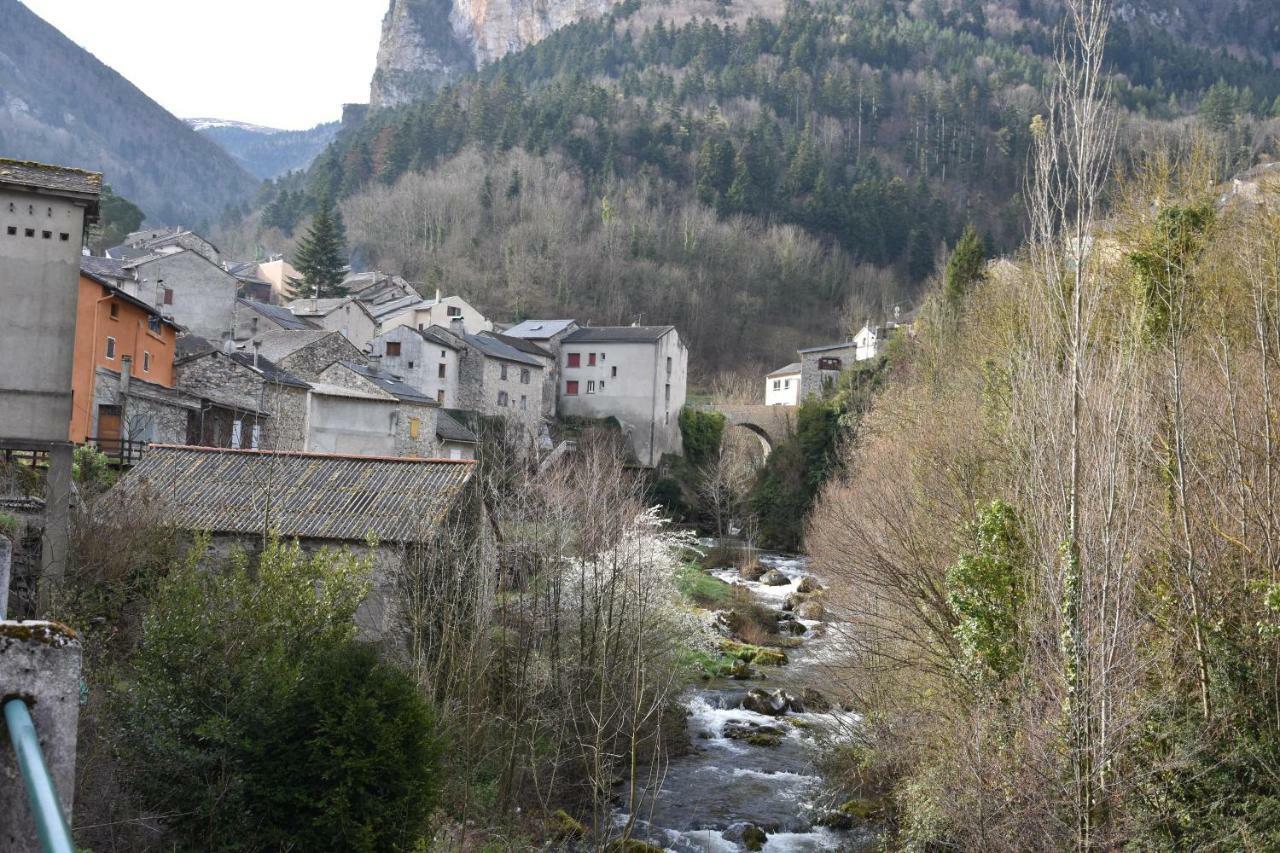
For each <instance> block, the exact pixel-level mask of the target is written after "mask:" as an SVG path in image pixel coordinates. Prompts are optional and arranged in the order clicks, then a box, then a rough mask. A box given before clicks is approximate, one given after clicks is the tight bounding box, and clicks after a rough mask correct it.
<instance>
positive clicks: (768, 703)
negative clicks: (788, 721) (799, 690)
mask: <svg viewBox="0 0 1280 853" xmlns="http://www.w3.org/2000/svg"><path fill="white" fill-rule="evenodd" d="M793 704H799V700H797V699H796V698H795V697H794V696H792V695H791V694H790V693H788V692H787V691H785V690H780V689H779V690H773V691H770V690H765V689H764V688H761V687H755V688H752V689H751V690H748V691H747V695H746V696H744V697H742V707H743V708H744V709H745V710H748V711H754V712H756V713H757V714H764V715H765V716H767V717H781V716H782V715H783V714H785V713H787V711H789V710H792V706H793Z"/></svg>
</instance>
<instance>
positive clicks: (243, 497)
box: [116, 445, 475, 542]
mask: <svg viewBox="0 0 1280 853" xmlns="http://www.w3.org/2000/svg"><path fill="white" fill-rule="evenodd" d="M474 470H475V467H474V463H472V462H469V461H463V460H447V459H413V458H390V457H381V456H340V455H332V454H322V453H286V452H268V451H258V450H226V449H217V448H207V447H179V446H171V445H153V446H152V448H151V449H150V450H149V451H148V452H147V453H146V454H145V455H144V456H143V458H142V461H141V462H140V463H139V464H138V465H136V466H134V468H133V470H131V471H130V472H129V473H128V474H127V475H125V477H124V478H123V479H122V480H121V481H120V484H119V485H118V486H117V487H116V492H118V493H121V494H123V495H125V496H128V495H129V494H131V493H133V492H135V491H140V490H146V492H147V493H148V494H149V495H150V496H151V497H153V498H154V499H156V500H158V501H162V502H163V503H164V504H165V508H166V510H167V512H168V518H169V519H170V520H171V521H172V523H174V524H175V525H177V526H178V527H181V528H184V529H187V530H200V531H209V532H213V533H242V534H260V533H262V532H263V530H264V528H266V527H270V528H272V529H274V530H276V531H278V532H279V533H280V535H281V536H285V537H289V538H295V537H296V538H307V539H330V540H337V541H345V542H356V541H361V540H364V539H366V538H367V537H368V536H369V535H373V536H376V537H377V538H378V540H379V541H381V542H421V541H426V540H428V539H430V538H431V537H432V536H433V535H434V534H435V533H436V531H437V529H438V528H439V526H440V523H441V521H442V520H443V519H444V517H445V514H446V513H447V512H448V511H449V509H450V508H451V507H453V505H454V504H455V503H456V502H457V501H458V499H459V498H460V497H461V495H462V492H463V489H464V488H465V486H466V485H467V483H468V481H469V480H470V479H471V477H472V474H473V472H474Z"/></svg>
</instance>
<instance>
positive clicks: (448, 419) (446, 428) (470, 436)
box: [436, 410, 480, 444]
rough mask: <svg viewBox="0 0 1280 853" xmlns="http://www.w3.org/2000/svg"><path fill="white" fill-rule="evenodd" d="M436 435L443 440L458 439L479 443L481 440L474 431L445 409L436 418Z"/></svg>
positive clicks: (458, 440) (464, 442) (466, 442)
mask: <svg viewBox="0 0 1280 853" xmlns="http://www.w3.org/2000/svg"><path fill="white" fill-rule="evenodd" d="M436 437H437V438H439V439H440V440H441V441H457V442H460V443H463V444H478V443H479V441H480V439H478V438H476V434H475V433H474V432H472V431H471V430H469V429H467V427H465V426H463V425H462V424H461V423H459V422H458V421H457V420H455V419H454V417H453V416H452V415H450V414H449V413H448V412H446V411H443V410H442V411H441V412H440V413H439V415H438V416H437V418H436Z"/></svg>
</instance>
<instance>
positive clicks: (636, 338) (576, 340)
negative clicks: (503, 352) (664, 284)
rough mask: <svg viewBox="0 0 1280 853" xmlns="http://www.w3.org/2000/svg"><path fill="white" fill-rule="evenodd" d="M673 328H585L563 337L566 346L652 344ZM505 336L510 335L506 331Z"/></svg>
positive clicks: (509, 332)
mask: <svg viewBox="0 0 1280 853" xmlns="http://www.w3.org/2000/svg"><path fill="white" fill-rule="evenodd" d="M674 328H675V326H585V327H583V328H581V329H578V330H577V331H576V332H572V333H570V334H569V335H568V336H567V337H565V339H564V342H565V343H566V344H595V343H601V344H605V343H619V344H631V343H652V342H654V341H657V340H659V339H660V338H661V337H662V336H663V335H665V334H666V333H667V332H670V331H671V330H672V329H674ZM507 334H511V331H510V330H507Z"/></svg>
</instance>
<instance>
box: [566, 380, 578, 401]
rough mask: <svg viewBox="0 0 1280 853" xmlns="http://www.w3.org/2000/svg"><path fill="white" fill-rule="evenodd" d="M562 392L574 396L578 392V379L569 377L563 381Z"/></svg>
mask: <svg viewBox="0 0 1280 853" xmlns="http://www.w3.org/2000/svg"><path fill="white" fill-rule="evenodd" d="M564 393H565V394H566V395H568V396H570V397H573V396H576V395H577V393H578V380H576V379H570V380H569V381H568V382H566V383H565V386H564Z"/></svg>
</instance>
